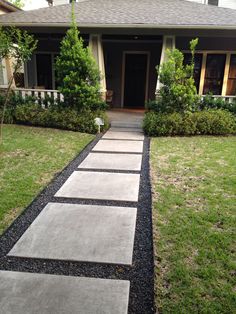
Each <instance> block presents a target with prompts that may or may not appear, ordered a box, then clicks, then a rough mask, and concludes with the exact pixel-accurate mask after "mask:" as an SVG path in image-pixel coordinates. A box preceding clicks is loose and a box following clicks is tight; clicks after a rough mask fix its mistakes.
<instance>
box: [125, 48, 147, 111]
mask: <svg viewBox="0 0 236 314" xmlns="http://www.w3.org/2000/svg"><path fill="white" fill-rule="evenodd" d="M147 65H148V55H147V54H145V53H133V54H132V53H127V54H125V77H124V107H126V108H144V106H145V98H146V88H147Z"/></svg>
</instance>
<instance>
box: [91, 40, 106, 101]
mask: <svg viewBox="0 0 236 314" xmlns="http://www.w3.org/2000/svg"><path fill="white" fill-rule="evenodd" d="M89 47H90V49H91V51H92V53H93V56H94V58H95V60H96V62H97V64H98V68H99V71H100V73H101V94H102V99H103V100H105V99H106V92H107V88H106V73H105V63H104V54H103V45H102V38H101V35H96V34H91V35H90V37H89Z"/></svg>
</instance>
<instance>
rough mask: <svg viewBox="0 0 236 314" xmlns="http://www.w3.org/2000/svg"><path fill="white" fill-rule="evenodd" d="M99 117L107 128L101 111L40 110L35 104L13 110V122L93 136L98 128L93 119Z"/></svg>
mask: <svg viewBox="0 0 236 314" xmlns="http://www.w3.org/2000/svg"><path fill="white" fill-rule="evenodd" d="M96 117H100V118H102V119H103V120H104V121H105V125H104V126H103V127H102V130H103V129H107V128H108V119H107V116H106V114H105V112H103V111H90V110H86V111H81V112H80V113H78V112H77V111H76V110H73V109H65V108H61V109H58V108H56V109H55V108H53V107H49V108H42V107H41V106H39V105H37V104H31V105H23V106H19V107H17V108H16V110H15V117H14V118H15V119H14V120H15V122H16V123H18V124H26V125H33V126H41V127H49V128H58V129H63V130H70V131H77V132H84V133H91V134H95V133H97V131H98V127H97V126H96V125H95V123H94V119H95V118H96Z"/></svg>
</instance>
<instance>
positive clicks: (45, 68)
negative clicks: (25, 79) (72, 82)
mask: <svg viewBox="0 0 236 314" xmlns="http://www.w3.org/2000/svg"><path fill="white" fill-rule="evenodd" d="M36 64H37V86H38V87H41V88H45V89H52V56H51V54H37V55H36Z"/></svg>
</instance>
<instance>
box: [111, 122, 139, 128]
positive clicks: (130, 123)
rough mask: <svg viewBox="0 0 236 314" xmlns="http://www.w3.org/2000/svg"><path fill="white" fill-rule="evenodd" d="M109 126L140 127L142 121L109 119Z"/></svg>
mask: <svg viewBox="0 0 236 314" xmlns="http://www.w3.org/2000/svg"><path fill="white" fill-rule="evenodd" d="M111 126H112V127H113V128H114V127H115V128H138V129H139V128H140V129H141V128H142V122H141V121H140V122H130V121H129V122H121V121H111Z"/></svg>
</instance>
